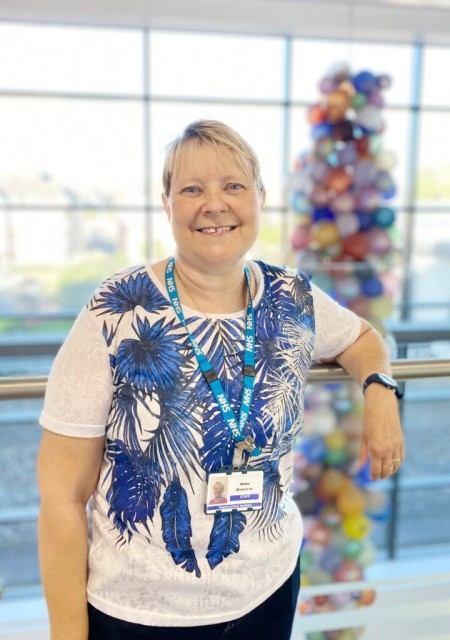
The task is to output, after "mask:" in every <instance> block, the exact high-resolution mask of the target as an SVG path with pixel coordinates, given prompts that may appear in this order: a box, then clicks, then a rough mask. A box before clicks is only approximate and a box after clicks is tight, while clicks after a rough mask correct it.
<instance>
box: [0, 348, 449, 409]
mask: <svg viewBox="0 0 450 640" xmlns="http://www.w3.org/2000/svg"><path fill="white" fill-rule="evenodd" d="M391 366H392V374H393V376H394V377H395V378H396V379H397V380H413V379H416V378H442V377H446V376H449V377H450V360H447V359H437V358H436V359H414V360H407V359H402V360H394V361H393V362H392V363H391ZM47 380H48V377H47V376H34V377H5V378H0V400H12V399H18V398H43V397H44V394H45V389H46V386H47ZM349 380H351V377H350V376H349V374H348V373H347V372H346V371H344V369H342V367H339V366H337V365H334V364H320V365H314V366H313V367H311V370H310V372H309V375H308V382H346V381H349Z"/></svg>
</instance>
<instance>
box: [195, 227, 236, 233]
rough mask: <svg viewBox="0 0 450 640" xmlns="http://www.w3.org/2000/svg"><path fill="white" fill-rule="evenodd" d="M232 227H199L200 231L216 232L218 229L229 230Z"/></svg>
mask: <svg viewBox="0 0 450 640" xmlns="http://www.w3.org/2000/svg"><path fill="white" fill-rule="evenodd" d="M232 228H233V227H206V228H205V229H200V231H201V232H202V233H217V232H218V231H231V229H232Z"/></svg>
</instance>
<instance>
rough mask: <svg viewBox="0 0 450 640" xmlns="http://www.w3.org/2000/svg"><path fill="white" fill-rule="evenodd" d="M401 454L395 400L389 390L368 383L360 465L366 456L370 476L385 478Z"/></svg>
mask: <svg viewBox="0 0 450 640" xmlns="http://www.w3.org/2000/svg"><path fill="white" fill-rule="evenodd" d="M404 457H405V448H404V439H403V433H402V428H401V425H400V416H399V410H398V400H397V398H396V396H395V394H394V392H393V391H391V390H390V389H386V387H384V386H382V385H378V384H371V385H370V386H369V387H367V389H366V391H365V394H364V420H363V433H362V442H361V454H360V465H363V464H364V463H365V462H366V461H367V459H369V460H370V471H371V477H372V480H380V479H383V478H389V477H390V476H391V475H392V474H394V473H396V471H398V470H399V468H400V465H401V463H402V462H403V459H404Z"/></svg>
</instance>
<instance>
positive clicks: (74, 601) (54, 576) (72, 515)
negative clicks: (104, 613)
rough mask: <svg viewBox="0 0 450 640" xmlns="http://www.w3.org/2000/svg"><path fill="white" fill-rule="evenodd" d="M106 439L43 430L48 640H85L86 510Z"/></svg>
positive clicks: (42, 546) (42, 545)
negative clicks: (49, 630) (78, 436)
mask: <svg viewBox="0 0 450 640" xmlns="http://www.w3.org/2000/svg"><path fill="white" fill-rule="evenodd" d="M103 447H104V438H103V437H99V438H73V437H68V436H62V435H58V434H56V433H52V432H51V431H48V430H46V429H44V431H43V435H42V442H41V446H40V450H39V457H38V482H39V490H40V497H41V508H40V513H39V558H40V565H41V574H42V582H43V586H44V593H45V597H46V600H47V607H48V611H49V617H50V628H51V638H50V640H87V638H88V633H89V631H88V618H87V597H86V583H87V542H88V540H87V518H86V504H87V502H88V500H89V498H90V496H91V495H92V493H93V491H94V489H95V486H96V483H97V480H98V475H99V471H100V465H101V460H102V455H103Z"/></svg>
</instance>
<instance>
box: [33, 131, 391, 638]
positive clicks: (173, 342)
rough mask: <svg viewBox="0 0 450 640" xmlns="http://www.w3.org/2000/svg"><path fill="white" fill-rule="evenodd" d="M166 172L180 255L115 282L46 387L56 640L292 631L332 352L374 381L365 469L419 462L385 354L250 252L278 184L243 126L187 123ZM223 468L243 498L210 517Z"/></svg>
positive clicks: (348, 317)
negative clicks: (309, 449)
mask: <svg viewBox="0 0 450 640" xmlns="http://www.w3.org/2000/svg"><path fill="white" fill-rule="evenodd" d="M163 182H164V194H163V204H164V209H165V211H166V214H167V216H168V219H169V221H170V224H171V228H172V231H173V236H174V238H175V242H176V250H175V255H174V257H173V258H170V259H165V260H162V261H161V262H158V263H156V264H153V265H151V266H139V267H134V268H132V269H130V270H128V271H126V272H124V273H121V274H118V275H115V276H113V277H111V278H110V279H108V280H106V281H105V282H104V283H103V284H101V285H100V287H99V288H98V289H97V291H96V292H95V293H94V295H93V297H92V299H91V300H90V302H89V304H88V305H87V307H86V308H85V309H83V311H82V312H81V313H80V315H79V317H78V319H77V321H76V323H75V325H74V327H73V329H72V331H71V333H70V335H69V336H68V338H67V340H66V342H65V344H64V345H63V347H62V349H61V350H60V352H59V354H58V356H57V358H56V360H55V363H54V366H53V368H52V372H51V376H50V380H49V384H48V389H47V394H46V401H45V406H44V411H43V413H42V417H41V423H42V425H43V427H44V431H43V438H42V444H41V449H40V455H39V481H40V491H41V497H42V506H41V513H40V518H39V529H40V557H41V566H42V577H43V583H44V589H45V594H46V598H47V602H48V608H49V614H50V624H51V629H52V635H51V640H87V639H88V638H89V640H99V639H103V638H105V639H106V638H107V639H108V640H115V639H119V638H120V639H125V638H126V640H134V639H135V638H140V639H144V638H145V639H146V640H151V639H165V638H167V639H168V638H170V640H177V639H183V640H189V639H190V638H192V639H194V638H195V640H202V639H203V638H205V639H206V638H207V639H208V640H214V639H217V640H218V639H223V640H227V639H228V640H237V639H238V638H244V637H246V638H252V637H255V638H256V637H258V638H259V639H260V640H262V639H267V640H287V639H288V638H289V637H290V633H291V627H292V621H293V616H294V613H295V605H296V601H297V595H298V589H299V567H298V564H299V563H298V554H299V549H300V544H301V540H302V524H301V516H300V514H299V512H298V510H297V508H296V506H295V504H294V502H293V500H292V498H291V497H290V495H289V493H288V488H289V482H290V478H291V471H292V439H293V438H294V437H295V436H296V435H297V434H298V433H299V430H300V428H301V419H302V398H303V391H304V386H305V381H306V377H307V373H308V369H309V367H310V364H311V361H312V359H313V358H314V361H335V362H337V363H339V364H340V365H341V366H343V367H344V368H345V369H346V370H347V371H348V372H349V373H350V374H351V375H352V377H353V378H354V379H355V380H357V381H358V382H359V383H361V385H363V383H365V381H366V383H365V386H366V389H365V413H364V427H363V429H364V431H363V439H362V447H361V462H363V461H365V460H366V459H367V457H368V456H370V464H371V473H372V478H373V479H374V480H376V479H379V478H387V477H389V476H390V475H391V474H392V473H394V472H395V471H396V470H397V469H398V467H399V465H400V464H401V462H402V459H403V456H404V451H403V438H402V433H401V428H400V423H399V417H398V410H397V402H396V397H395V394H394V390H395V389H393V387H395V382H394V381H392V380H390V379H387V381H386V379H385V378H383V377H382V376H381V377H380V375H379V374H380V373H381V374H389V373H390V370H389V361H388V356H387V354H386V351H385V349H384V346H383V342H382V340H381V338H380V336H379V335H378V334H377V333H376V331H375V330H374V329H373V328H372V327H371V326H370V325H369V324H368V323H367V322H366V321H364V320H361V319H359V318H358V317H357V316H355V315H354V314H353V313H351V312H349V311H348V310H346V309H343V308H341V307H340V306H338V305H337V304H336V303H335V302H333V301H332V300H331V299H330V298H328V297H327V296H326V295H325V294H324V293H322V292H321V291H320V290H319V289H317V288H316V287H314V286H312V287H310V285H309V283H308V282H307V280H306V279H305V278H303V277H300V276H298V275H296V274H294V273H292V272H290V271H288V270H286V269H282V268H279V267H273V266H269V265H266V264H264V263H263V262H253V261H248V260H247V258H246V256H247V252H248V251H249V249H250V248H251V247H252V245H253V243H254V242H255V239H256V237H257V233H258V226H259V219H260V215H261V208H262V207H263V205H264V199H265V191H264V186H263V183H262V179H261V176H260V169H259V164H258V161H257V158H256V157H255V154H254V152H253V151H252V149H251V148H250V147H249V146H248V145H247V144H246V142H245V141H244V140H243V139H242V138H241V137H240V136H239V135H238V134H237V133H235V132H234V131H233V130H232V129H230V128H229V127H227V126H226V125H224V124H222V123H219V122H215V121H200V122H196V123H193V124H192V125H190V126H188V127H187V128H186V130H185V131H184V132H183V134H182V135H181V136H180V138H178V139H177V140H175V141H174V142H173V143H172V145H171V146H170V147H169V149H168V153H167V157H166V163H165V167H164V175H163ZM374 374H376V375H374ZM372 382H374V383H375V384H372ZM386 385H387V386H386ZM224 474H226V477H227V479H228V480H227V485H228V492H229V494H230V498H229V499H230V501H231V500H233V499H235V500H236V503H235V504H236V505H237V508H236V509H234V510H225V511H223V510H222V509H221V508H218V510H217V511H216V512H213V513H212V514H211V513H210V512H209V510H208V509H209V508H208V507H207V501H208V497H207V496H208V495H210V493H211V490H212V487H213V486H214V483H215V482H216V481H217V479H220V478H219V476H221V477H223V475H224ZM230 487H232V488H231V489H230ZM233 493H234V494H235V495H232V494H233ZM86 505H88V513H89V517H88V518H87V517H86ZM87 603H89V604H87Z"/></svg>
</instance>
